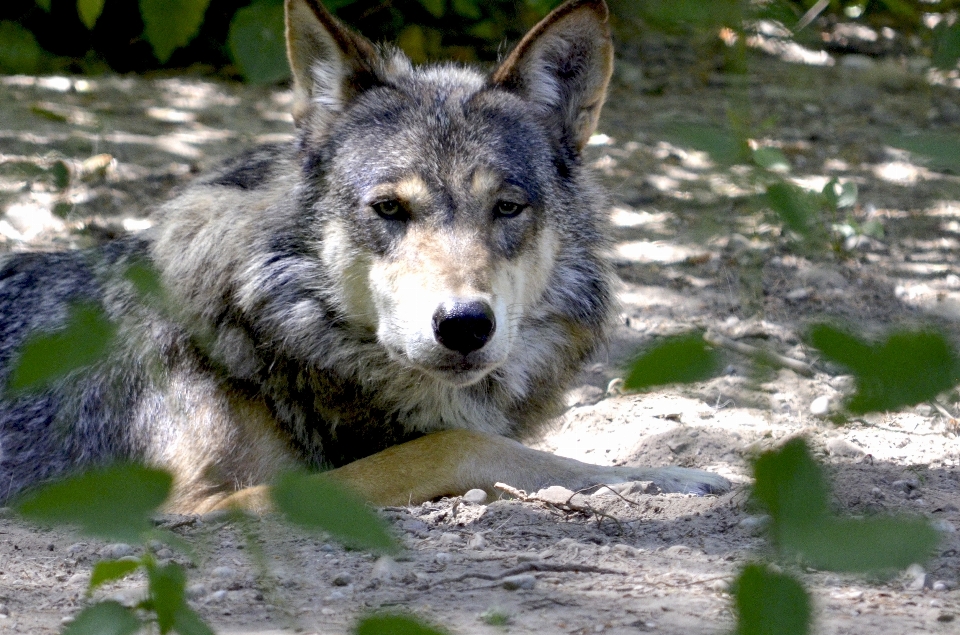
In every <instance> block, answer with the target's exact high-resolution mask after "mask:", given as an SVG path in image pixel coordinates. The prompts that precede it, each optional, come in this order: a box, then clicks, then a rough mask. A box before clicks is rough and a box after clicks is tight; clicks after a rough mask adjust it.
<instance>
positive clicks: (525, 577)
mask: <svg viewBox="0 0 960 635" xmlns="http://www.w3.org/2000/svg"><path fill="white" fill-rule="evenodd" d="M501 584H502V585H503V588H504V589H507V590H508V591H516V590H517V589H532V588H533V587H535V586H536V585H537V578H536V577H535V576H533V575H531V574H529V573H521V574H519V575H510V576H507V577H505V578H504V579H503V580H502V581H501Z"/></svg>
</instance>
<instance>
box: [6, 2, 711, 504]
mask: <svg viewBox="0 0 960 635" xmlns="http://www.w3.org/2000/svg"><path fill="white" fill-rule="evenodd" d="M285 11H286V16H285V19H286V37H287V49H288V56H289V61H290V67H291V69H292V74H293V93H294V106H293V119H294V124H295V129H296V138H295V141H293V142H291V143H286V144H278V145H272V146H265V147H260V148H256V149H254V150H251V151H249V152H247V153H246V154H244V155H242V156H239V157H237V158H235V159H233V160H231V161H228V162H227V163H225V164H224V165H222V166H221V167H220V168H219V169H217V170H215V171H214V172H213V173H211V174H209V175H206V176H204V177H201V178H199V179H198V180H197V181H196V182H195V183H193V184H191V185H189V186H187V187H186V188H185V189H184V190H183V191H182V192H181V193H180V194H179V195H177V196H176V197H175V198H173V199H172V200H171V201H169V202H168V203H166V204H164V205H162V206H161V207H160V208H159V209H158V210H157V213H156V223H155V226H154V227H153V228H152V229H151V230H148V231H147V232H144V233H141V234H138V235H134V236H130V237H126V238H123V239H120V240H118V241H116V242H113V243H108V244H106V245H105V246H103V247H101V248H99V249H97V250H96V251H94V252H87V251H73V252H64V253H46V254H39V253H34V254H20V255H16V256H12V257H8V259H7V260H5V261H4V262H3V264H2V269H0V384H2V385H4V386H6V385H7V384H8V383H9V381H10V378H11V373H12V372H13V370H12V369H13V368H15V367H16V365H17V363H18V360H19V359H20V356H21V355H22V351H23V349H24V346H25V345H26V343H27V342H28V341H30V338H31V337H34V336H36V335H37V334H42V333H55V332H58V331H59V330H61V329H63V328H65V326H66V324H67V322H68V321H69V317H68V316H69V315H71V310H72V309H71V307H76V306H78V305H84V306H91V305H92V306H95V307H97V308H98V310H100V311H102V313H103V314H104V315H106V316H107V317H108V318H109V320H110V321H111V323H113V324H114V325H115V330H116V335H115V337H114V338H113V341H112V343H111V346H110V347H109V350H108V352H107V353H105V354H104V355H103V356H102V357H101V358H100V359H98V360H97V361H96V362H94V363H92V364H90V365H88V366H87V367H85V368H83V369H81V370H78V371H75V372H71V373H68V374H66V375H64V376H62V377H59V378H57V379H55V380H54V381H52V382H51V383H49V384H48V385H46V386H44V387H43V388H42V389H37V390H33V391H27V392H23V391H19V392H18V391H13V390H4V391H3V393H2V397H0V399H2V402H0V499H10V498H11V497H13V496H15V495H17V494H18V493H20V492H22V491H24V490H25V489H27V488H29V487H31V486H33V485H35V484H37V483H40V482H43V481H47V480H50V479H54V478H57V477H60V476H63V475H65V474H69V473H71V472H73V471H76V470H79V469H82V468H84V467H89V466H96V465H103V464H105V463H109V462H112V461H117V460H134V461H141V462H145V463H147V464H150V465H156V466H160V467H163V468H165V469H167V470H169V471H170V472H171V473H172V474H173V476H174V493H173V497H172V499H171V501H170V503H169V509H170V510H171V511H176V512H196V513H202V512H205V511H208V510H213V509H218V508H224V507H230V506H235V505H241V506H245V507H248V508H252V509H265V508H266V507H265V506H267V505H268V502H267V501H268V500H269V495H268V489H267V488H268V485H269V483H270V482H271V480H272V479H273V478H274V477H275V476H276V475H277V474H278V473H279V472H282V471H285V470H289V469H293V468H296V467H298V466H300V467H304V466H305V467H307V468H311V469H314V470H317V471H323V470H326V472H325V475H324V476H321V477H319V478H335V479H338V480H340V481H341V482H343V483H344V484H346V485H347V486H348V487H350V488H352V489H354V490H356V491H357V492H358V493H359V494H361V495H362V496H364V497H365V498H366V499H367V500H369V501H370V502H372V503H373V504H376V505H394V504H404V505H405V504H408V503H411V502H413V503H416V502H420V501H424V500H429V499H433V498H436V497H440V496H445V495H456V494H461V493H463V492H465V491H466V490H469V489H472V488H482V489H485V490H487V491H491V490H492V488H493V485H494V484H495V483H496V482H498V481H502V482H505V483H508V484H510V485H512V486H514V487H517V488H521V489H526V490H531V491H532V490H536V489H538V488H541V487H544V486H549V485H562V486H565V487H567V488H570V489H572V490H580V489H583V488H587V487H589V486H596V485H599V484H604V483H620V482H629V481H637V480H643V481H648V480H652V481H654V482H655V483H656V484H658V485H659V486H660V487H661V488H662V489H663V490H664V491H680V492H693V493H699V494H707V493H717V492H722V491H724V490H726V489H727V488H728V487H729V483H728V482H727V481H726V480H725V479H723V478H721V477H720V476H717V475H715V474H710V473H707V472H702V471H698V470H693V469H684V468H678V467H665V468H654V469H645V468H636V467H623V466H620V467H609V466H606V467H605V466H597V465H589V464H585V463H581V462H578V461H574V460H572V459H568V458H563V457H558V456H554V455H552V454H549V453H544V452H540V451H535V450H533V449H530V448H527V447H525V446H523V445H521V444H520V443H519V442H518V441H516V440H515V439H518V438H523V437H525V436H527V435H529V434H531V433H533V432H534V431H535V430H537V428H538V427H540V426H542V425H543V424H544V423H545V422H548V421H550V420H551V419H552V418H554V417H556V416H557V415H558V414H559V413H560V412H561V411H562V396H563V394H564V391H565V389H566V388H567V387H568V386H569V385H570V383H571V381H572V380H573V379H574V378H575V376H576V375H577V373H578V372H579V370H580V369H581V367H582V366H583V364H584V362H585V361H586V360H588V359H589V358H590V356H591V355H593V354H595V353H596V352H597V351H598V350H599V349H602V348H603V347H604V346H605V343H606V334H607V333H608V330H609V327H610V325H611V323H612V320H613V318H614V315H615V314H616V303H615V298H614V292H613V274H612V271H611V267H610V265H609V264H608V263H607V262H606V261H605V259H604V254H605V252H606V250H607V249H608V238H607V233H606V228H605V226H606V219H605V214H606V211H607V209H608V207H607V202H606V198H605V195H604V193H603V191H602V189H601V188H600V187H598V185H597V184H596V182H595V180H594V178H593V177H592V176H591V174H590V172H589V170H588V168H587V166H585V165H584V161H583V156H582V150H583V148H584V146H585V145H586V144H587V141H588V139H589V138H590V136H591V134H592V133H593V131H594V129H595V127H596V125H597V119H598V117H599V114H600V109H601V106H602V105H603V102H604V99H605V96H606V91H607V85H608V83H609V80H610V76H611V72H612V63H613V62H612V60H613V54H612V45H611V39H610V32H609V26H608V12H607V7H606V5H605V3H604V2H603V0H570V1H569V2H567V3H565V4H563V5H561V6H560V7H558V8H557V9H555V10H554V11H553V12H552V13H550V14H549V15H548V16H547V17H546V18H545V19H544V20H543V21H541V22H540V23H539V24H538V25H536V26H535V27H534V28H533V29H532V30H531V31H530V32H529V33H528V34H527V35H526V36H525V37H524V38H523V39H522V40H521V41H520V43H519V44H518V45H517V46H516V47H515V48H514V49H513V50H512V52H511V53H510V54H509V55H508V56H507V57H506V58H505V59H504V60H503V61H502V63H500V64H499V66H497V67H496V68H495V70H493V71H492V72H489V73H484V72H481V71H478V70H476V69H473V68H469V67H463V66H457V65H454V64H439V65H427V66H422V67H415V66H413V65H412V64H411V63H410V61H408V59H407V58H406V57H404V55H403V54H402V53H400V52H399V51H397V50H394V49H391V48H386V47H378V46H375V45H374V44H373V43H371V42H370V41H369V40H367V39H365V38H364V37H362V36H361V35H359V34H356V33H354V32H353V31H351V30H350V29H348V28H347V27H345V26H344V25H343V24H341V23H340V22H339V21H338V20H337V19H335V18H334V17H333V16H332V15H331V14H330V13H329V12H328V11H327V10H326V9H325V8H324V7H323V6H322V5H321V4H319V3H318V2H317V0H286V5H285ZM144 266H147V267H149V268H150V270H152V271H155V272H156V278H157V287H158V289H159V291H158V293H157V294H153V295H150V294H147V295H144V293H142V292H141V291H138V287H137V285H136V284H135V281H134V280H133V279H132V277H131V276H130V275H129V272H130V270H131V268H134V267H144ZM158 297H161V299H162V301H158V300H157V298H158Z"/></svg>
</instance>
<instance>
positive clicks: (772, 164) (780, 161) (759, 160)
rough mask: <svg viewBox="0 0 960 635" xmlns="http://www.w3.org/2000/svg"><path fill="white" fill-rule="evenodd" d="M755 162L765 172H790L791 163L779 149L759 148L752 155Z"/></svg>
mask: <svg viewBox="0 0 960 635" xmlns="http://www.w3.org/2000/svg"><path fill="white" fill-rule="evenodd" d="M752 158H753V162H754V163H756V164H757V165H759V166H760V167H761V168H763V169H765V170H771V171H773V172H789V171H790V161H789V160H788V159H787V157H786V155H784V154H783V152H781V151H780V150H779V149H778V148H771V147H764V148H757V149H756V150H754V151H753V153H752Z"/></svg>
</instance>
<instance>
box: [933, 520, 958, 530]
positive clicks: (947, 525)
mask: <svg viewBox="0 0 960 635" xmlns="http://www.w3.org/2000/svg"><path fill="white" fill-rule="evenodd" d="M930 524H931V525H932V526H933V528H934V529H936V530H937V531H939V532H941V533H944V534H955V533H957V528H956V527H954V525H953V523H952V522H950V521H949V520H947V519H946V518H940V519H938V520H935V521H933V522H932V523H930Z"/></svg>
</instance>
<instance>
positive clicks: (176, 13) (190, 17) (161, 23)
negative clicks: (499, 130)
mask: <svg viewBox="0 0 960 635" xmlns="http://www.w3.org/2000/svg"><path fill="white" fill-rule="evenodd" d="M208 4H210V0H140V16H141V17H142V18H143V35H144V37H145V38H146V40H147V42H149V43H150V46H151V47H153V54H154V55H155V56H156V58H157V59H158V60H160V61H161V62H166V61H167V60H168V59H170V56H171V55H173V52H174V51H175V50H176V49H178V48H180V47H181V46H185V45H186V44H188V43H189V42H190V40H192V39H193V37H194V36H195V35H196V34H197V31H199V30H200V25H201V24H203V16H204V14H205V13H206V12H207V5H208Z"/></svg>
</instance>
